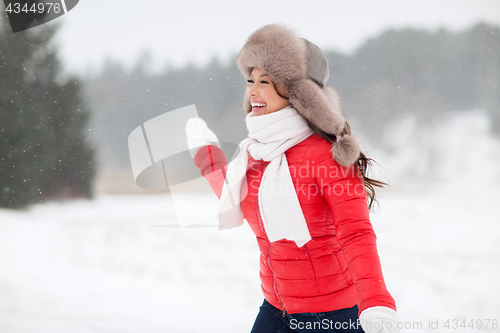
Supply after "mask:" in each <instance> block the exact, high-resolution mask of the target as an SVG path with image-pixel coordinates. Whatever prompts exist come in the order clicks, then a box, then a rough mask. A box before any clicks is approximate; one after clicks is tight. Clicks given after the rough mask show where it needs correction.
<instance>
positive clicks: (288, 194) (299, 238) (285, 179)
mask: <svg viewBox="0 0 500 333" xmlns="http://www.w3.org/2000/svg"><path fill="white" fill-rule="evenodd" d="M245 121H246V124H247V128H248V132H249V133H248V138H247V139H244V140H243V141H241V143H240V145H239V146H240V151H239V153H238V155H237V157H236V158H235V159H234V160H233V161H232V162H231V163H229V166H228V170H227V174H226V179H225V183H224V186H223V188H222V194H221V200H220V206H219V222H220V228H221V229H227V228H233V227H237V226H239V225H241V224H242V223H243V213H242V211H241V206H240V203H241V201H242V200H243V199H244V198H245V196H246V195H247V193H248V189H247V186H245V185H244V186H243V188H242V185H243V184H246V171H247V166H248V153H250V155H251V156H252V157H253V158H254V159H255V160H264V161H269V162H270V163H269V164H268V165H267V168H266V169H265V171H264V174H263V176H262V180H261V184H260V187H259V194H258V203H259V210H260V216H261V217H262V221H263V222H264V227H265V230H266V233H267V237H268V238H269V241H271V242H274V241H277V240H280V239H288V240H293V241H295V243H296V244H297V246H298V247H301V246H303V245H304V244H305V243H307V242H308V241H309V240H310V239H311V235H310V234H309V230H308V228H307V223H306V220H305V218H304V214H303V213H302V208H301V207H300V203H299V199H298V198H297V193H296V191H295V188H294V186H293V182H292V177H291V176H290V170H289V169H288V161H287V159H286V155H285V151H286V150H287V149H289V148H291V147H293V146H295V145H296V144H298V143H299V142H302V141H304V140H305V139H306V138H308V137H309V136H310V135H311V134H313V133H314V132H313V131H312V130H311V129H310V128H309V126H307V123H306V122H305V120H304V119H303V118H302V117H301V116H300V115H299V114H298V112H297V111H296V110H295V109H293V108H292V107H290V106H289V107H286V108H284V109H281V110H279V111H276V112H273V113H270V114H266V115H261V116H253V115H252V113H249V114H248V115H247V116H246V118H245ZM249 186H251V184H249Z"/></svg>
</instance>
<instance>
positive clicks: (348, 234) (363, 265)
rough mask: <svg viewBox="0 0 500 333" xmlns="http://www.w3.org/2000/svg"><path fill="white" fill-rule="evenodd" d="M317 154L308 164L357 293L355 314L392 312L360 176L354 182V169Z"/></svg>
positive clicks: (326, 154)
mask: <svg viewBox="0 0 500 333" xmlns="http://www.w3.org/2000/svg"><path fill="white" fill-rule="evenodd" d="M329 148H331V146H329ZM318 150H321V151H322V152H320V153H318V154H316V156H315V157H314V161H313V164H312V165H313V167H315V168H317V170H314V171H317V173H315V175H316V176H315V179H316V182H317V185H318V187H319V188H320V189H321V191H322V193H323V196H324V198H325V200H326V201H327V203H328V206H329V208H330V210H331V213H332V218H333V223H334V225H335V235H336V238H337V241H338V243H339V245H340V247H341V249H342V252H343V254H344V256H345V259H346V262H347V266H348V270H349V272H350V274H351V276H352V278H353V281H354V285H355V287H356V289H357V291H358V296H357V304H358V308H359V312H360V313H361V312H362V311H363V310H365V309H367V308H369V307H372V306H385V307H389V308H391V309H393V310H396V304H395V302H394V299H393V298H392V296H391V295H390V294H389V292H388V291H387V288H386V286H385V282H384V278H383V275H382V269H381V265H380V259H379V256H378V252H377V245H376V236H375V232H374V230H373V227H372V225H371V222H370V217H369V213H368V205H367V202H366V198H367V197H366V189H365V186H364V182H363V180H362V179H363V178H362V175H361V173H359V180H358V177H356V174H355V171H354V165H352V166H351V167H349V168H346V167H343V166H341V165H340V164H338V163H337V162H336V161H335V160H334V159H333V158H332V153H331V152H330V150H329V149H318ZM318 150H317V151H318Z"/></svg>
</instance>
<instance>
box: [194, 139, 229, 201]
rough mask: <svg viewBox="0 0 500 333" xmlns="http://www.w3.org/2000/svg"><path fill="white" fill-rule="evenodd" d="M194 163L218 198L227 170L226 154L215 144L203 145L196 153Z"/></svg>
mask: <svg viewBox="0 0 500 333" xmlns="http://www.w3.org/2000/svg"><path fill="white" fill-rule="evenodd" d="M194 164H195V165H196V166H197V167H198V168H199V169H200V173H201V175H202V176H203V177H205V179H206V180H207V181H208V183H209V184H210V187H212V190H213V191H214V193H215V194H216V195H217V197H218V198H219V199H220V196H221V193H222V186H223V185H224V179H225V178H226V171H227V159H226V154H224V152H223V151H222V149H220V148H219V147H217V146H212V145H209V146H205V147H202V148H200V150H198V152H197V153H196V155H195V157H194Z"/></svg>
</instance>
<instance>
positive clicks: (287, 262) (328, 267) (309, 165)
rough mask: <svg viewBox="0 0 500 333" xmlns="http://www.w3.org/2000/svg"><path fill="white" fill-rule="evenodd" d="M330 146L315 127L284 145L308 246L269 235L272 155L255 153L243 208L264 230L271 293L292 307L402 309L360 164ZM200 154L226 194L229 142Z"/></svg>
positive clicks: (260, 233)
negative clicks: (343, 160) (335, 154)
mask: <svg viewBox="0 0 500 333" xmlns="http://www.w3.org/2000/svg"><path fill="white" fill-rule="evenodd" d="M331 148H332V145H331V143H329V142H328V141H326V140H325V139H323V138H321V137H320V136H319V135H317V134H313V135H311V136H310V137H308V138H307V139H306V140H304V141H302V142H301V143H299V144H297V145H295V146H294V147H292V148H290V149H288V150H287V151H286V152H285V154H286V158H287V160H288V165H289V168H290V174H291V177H292V181H293V184H294V186H295V190H296V192H297V196H298V199H299V202H300V205H301V207H302V211H303V213H304V217H305V219H306V222H307V226H308V228H309V233H310V234H311V238H312V239H311V240H310V241H309V242H307V243H306V244H305V245H304V246H302V247H301V248H299V247H297V245H296V244H295V242H293V241H288V240H280V241H277V242H272V243H271V242H269V240H268V238H267V235H266V231H265V229H264V225H263V223H262V220H261V217H260V213H259V206H258V204H257V202H258V200H257V194H258V189H259V185H260V181H261V179H262V175H263V173H264V169H265V168H266V166H267V164H268V163H269V162H265V161H263V160H258V161H256V160H254V159H253V158H252V157H251V156H249V162H248V168H247V173H246V176H247V183H246V184H244V186H245V185H246V186H247V188H248V194H247V196H246V197H245V198H244V199H243V201H242V202H241V209H242V211H243V216H244V218H245V219H246V220H247V221H248V224H249V225H250V227H251V228H252V231H253V232H254V233H255V236H256V237H257V242H258V245H259V249H260V253H261V256H260V278H261V283H262V291H263V293H264V297H265V298H266V300H267V301H268V302H269V303H271V304H272V305H273V306H275V307H276V308H279V309H283V310H285V309H286V311H287V312H288V313H292V314H293V313H301V312H327V311H334V310H338V309H342V308H349V307H352V306H354V305H356V304H357V305H358V308H359V313H361V312H362V311H363V310H365V309H366V308H369V307H372V306H386V307H389V308H392V309H394V310H396V305H395V302H394V299H393V298H392V297H391V295H390V294H389V292H388V291H387V289H386V286H385V283H384V279H383V276H382V271H381V267H380V261H379V257H378V254H377V247H376V241H375V240H376V237H375V233H374V231H373V228H372V225H371V223H370V219H369V215H368V208H367V202H366V191H365V187H364V184H363V182H362V181H361V182H360V181H359V180H358V178H357V177H356V174H355V172H354V166H351V167H350V168H346V167H342V166H340V165H339V164H338V163H337V162H336V161H335V160H334V159H333V158H332V153H331V151H330V150H331ZM194 162H195V164H196V166H197V167H198V168H199V169H200V172H201V174H202V175H203V176H204V177H205V178H206V179H207V180H208V181H209V183H210V185H211V187H212V189H213V190H214V192H215V193H216V194H217V196H218V197H219V198H220V195H221V192H222V185H223V183H224V179H223V174H222V173H221V172H212V171H213V170H217V169H219V168H221V167H224V166H226V169H227V165H226V164H227V161H226V157H225V155H224V153H223V152H222V150H220V149H219V148H217V147H216V146H208V147H204V148H202V149H200V150H199V151H198V153H197V154H196V156H195V159H194ZM360 177H361V176H360ZM361 179H362V178H361Z"/></svg>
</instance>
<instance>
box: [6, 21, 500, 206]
mask: <svg viewBox="0 0 500 333" xmlns="http://www.w3.org/2000/svg"><path fill="white" fill-rule="evenodd" d="M0 24H1V27H0V97H1V98H0V207H9V208H21V207H24V206H26V205H28V204H30V203H35V202H44V201H48V200H53V199H63V198H72V197H92V193H93V191H98V192H108V193H117V192H120V191H122V192H130V191H131V190H132V191H137V190H138V187H137V186H136V185H135V184H134V180H133V177H132V172H131V166H130V159H129V155H128V136H129V134H130V133H131V132H132V130H134V129H135V128H136V127H138V126H140V125H141V124H143V123H144V122H145V121H148V120H150V119H152V118H154V117H156V116H159V115H162V114H164V113H165V112H168V111H172V110H176V109H178V108H181V107H184V106H187V105H190V104H195V105H196V106H197V110H198V114H199V116H200V117H202V118H203V119H205V120H206V121H207V123H208V125H209V127H210V128H212V129H213V131H214V132H215V133H216V134H217V136H218V137H219V139H220V140H221V141H223V142H232V143H239V142H240V141H241V140H242V139H243V138H245V137H246V134H247V133H246V127H245V124H244V113H243V110H242V100H243V97H244V90H245V78H243V77H242V76H241V74H240V73H239V71H238V69H237V67H236V64H235V61H232V62H230V63H226V64H225V63H222V62H220V61H219V60H218V59H216V58H214V59H212V60H211V61H210V62H209V63H208V64H207V65H205V66H201V67H200V66H193V65H186V66H184V67H181V68H173V67H170V68H166V69H165V70H163V71H157V72H153V71H151V70H149V64H150V59H149V58H148V54H147V52H145V53H144V56H143V57H142V58H141V59H140V60H139V61H138V62H137V64H136V65H135V66H134V68H132V69H131V70H127V69H125V68H124V67H123V66H122V65H121V64H119V63H116V62H113V61H107V62H106V63H105V65H104V67H103V69H102V71H101V72H100V73H99V74H97V75H93V76H83V77H77V76H75V75H72V76H69V77H66V78H63V76H62V70H61V66H60V61H59V58H58V53H57V52H58V50H57V47H55V45H54V44H52V43H51V40H52V38H53V36H54V35H55V34H56V32H57V26H56V25H44V26H41V27H39V28H38V29H35V30H33V31H25V32H20V33H17V34H16V35H15V38H14V37H13V36H14V35H13V34H12V33H10V32H9V30H8V27H7V25H6V24H5V21H4V18H2V17H0ZM324 51H325V54H326V56H327V58H328V60H329V65H330V79H329V82H328V84H329V85H330V86H332V87H334V88H336V89H337V90H338V92H339V94H340V96H341V98H342V102H343V112H344V114H345V115H346V118H347V120H348V121H349V122H350V124H351V126H352V128H353V134H354V135H356V136H358V137H359V138H361V139H362V140H363V142H367V141H369V142H370V143H371V146H372V147H376V149H379V148H380V149H379V150H378V151H381V150H382V149H384V150H386V151H388V152H389V155H390V154H392V155H394V156H403V155H405V154H406V155H408V153H410V154H413V153H414V152H418V155H419V159H418V160H416V159H413V158H398V159H396V160H391V161H387V160H386V165H390V166H393V167H394V168H398V169H401V170H403V171H405V172H406V171H408V170H409V172H410V173H413V174H418V175H421V176H422V177H424V178H425V177H427V173H426V172H427V171H426V170H429V166H432V167H433V168H438V170H437V171H439V172H441V171H440V170H439V169H443V165H444V164H446V163H448V167H447V168H446V169H445V170H448V169H450V168H452V167H455V165H456V164H458V163H461V162H460V161H462V159H461V157H460V156H461V155H459V154H461V151H459V150H457V149H454V148H453V149H451V150H454V151H455V152H454V153H453V154H454V155H453V156H454V157H453V158H451V157H450V158H447V160H446V161H444V162H446V163H444V162H443V163H441V162H442V161H440V160H439V159H438V158H441V157H442V156H444V155H445V154H443V151H442V150H439V149H436V148H435V147H436V146H437V142H438V138H435V137H437V136H439V133H438V132H436V130H435V128H436V125H439V126H441V125H443V126H445V122H444V121H443V120H457V119H458V120H457V121H456V122H455V123H456V124H455V125H453V126H456V129H459V130H458V131H457V130H452V132H453V131H454V132H456V133H459V134H458V136H457V137H456V139H453V140H455V141H453V142H452V144H451V145H450V144H449V143H448V145H449V146H450V147H455V146H457V145H459V144H460V145H462V144H461V143H459V142H458V140H460V139H461V138H462V137H466V138H467V139H469V138H474V140H476V141H474V140H468V141H466V142H464V143H463V144H464V145H465V144H473V143H474V145H472V146H471V147H470V149H471V150H474V151H475V152H479V150H478V149H477V147H478V144H477V140H478V134H479V135H481V134H483V133H484V132H488V131H490V130H491V131H493V132H494V133H495V134H496V135H499V134H500V97H499V96H500V60H499V55H500V28H499V27H497V26H491V25H487V24H484V23H481V24H477V25H475V26H473V27H471V28H470V29H468V30H466V31H463V32H458V33H452V32H449V31H447V30H445V29H440V30H437V31H434V32H429V31H425V30H416V29H402V30H388V31H386V32H384V33H382V34H380V35H378V36H375V37H373V38H371V39H369V40H367V41H366V42H365V43H364V44H363V45H362V46H361V47H359V48H358V49H357V50H356V51H355V52H354V53H353V54H350V55H346V54H342V53H339V52H335V51H332V50H324ZM234 58H235V57H233V59H234ZM463 111H467V112H472V113H477V114H478V117H479V118H477V117H476V118H475V119H470V120H468V118H463V117H462V114H463ZM484 114H486V117H487V121H486V122H487V124H488V126H484V125H482V124H481V122H482V120H481V119H483V118H481V117H483V116H484ZM408 115H411V116H412V117H413V119H416V121H417V122H418V124H417V125H416V126H414V125H411V124H410V125H409V127H408V128H409V129H410V130H409V131H406V130H404V131H406V132H405V133H403V135H402V134H401V133H402V132H401V126H400V125H398V124H397V121H398V119H403V120H404V117H406V116H408ZM395 124H396V125H395ZM405 126H407V125H405ZM412 126H413V127H412ZM439 126H437V128H438V131H439ZM431 127H434V129H433V131H434V132H432V131H431V132H428V131H427V132H426V129H428V128H431ZM464 129H465V130H464ZM404 131H403V132H404ZM388 132H391V133H388ZM395 132H398V133H399V134H394V135H393V134H392V133H395ZM488 133H489V132H488ZM429 137H430V140H427V139H429ZM175 139H176V140H177V139H178V140H185V138H175ZM419 139H420V140H422V139H423V140H427V141H422V142H421V141H418V140H419ZM480 139H481V140H483V141H482V142H483V144H482V146H483V147H486V146H488V145H489V146H491V147H493V146H494V145H495V144H490V143H488V139H487V138H480ZM365 140H366V141H365ZM408 145H413V147H414V148H415V149H414V150H412V151H411V152H410V151H409V150H408V149H406V148H407V146H408ZM488 149H490V148H488ZM495 149H496V148H491V149H490V150H488V151H485V152H484V153H482V155H481V156H483V157H482V159H483V160H484V159H485V156H488V158H490V156H491V155H492V154H491V153H490V151H493V155H495V156H493V160H494V159H495V158H497V157H498V156H496V154H497V153H495V152H496V150H495ZM497 150H498V149H497ZM370 156H371V151H370ZM449 156H451V155H449ZM499 159H500V157H499ZM378 161H379V156H377V162H378ZM457 161H458V162H457ZM474 161H475V163H476V164H480V163H477V160H474ZM398 163H401V164H398ZM450 163H451V164H450ZM481 163H484V162H481ZM487 163H492V162H491V161H490V162H487ZM419 165H420V166H419ZM482 165H484V164H482ZM488 169H491V168H488ZM457 170H458V169H457ZM457 172H458V171H457ZM460 172H461V174H460V175H464V174H466V173H467V172H465V171H463V170H462V171H460ZM468 173H470V174H475V173H474V172H468ZM483 173H484V172H481V174H483ZM450 175H451V173H450ZM96 176H97V177H98V178H96ZM426 179H427V178H426ZM101 180H103V181H101ZM100 184H104V185H103V186H104V189H103V187H102V186H101V187H100ZM117 184H118V185H119V186H121V187H122V190H120V191H118V190H117V189H116V188H114V186H116V185H117ZM107 185H110V186H111V187H110V188H108V189H106V188H105V187H106V186H107Z"/></svg>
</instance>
